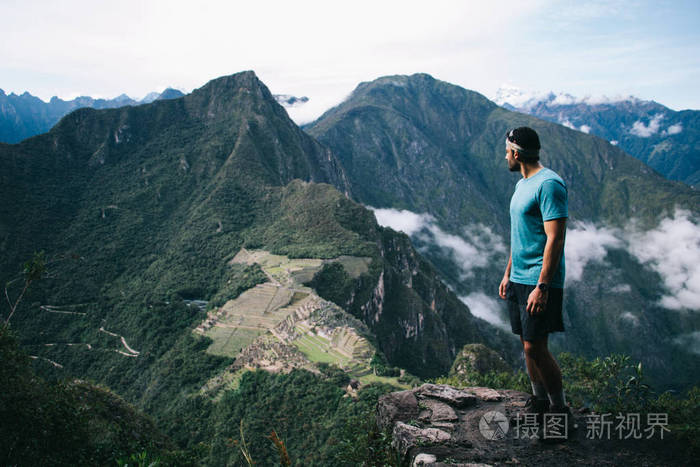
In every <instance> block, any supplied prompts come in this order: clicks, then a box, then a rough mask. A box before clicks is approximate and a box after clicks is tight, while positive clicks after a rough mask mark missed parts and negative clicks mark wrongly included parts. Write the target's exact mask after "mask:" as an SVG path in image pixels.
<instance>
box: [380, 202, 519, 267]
mask: <svg viewBox="0 0 700 467" xmlns="http://www.w3.org/2000/svg"><path fill="white" fill-rule="evenodd" d="M367 208H368V209H372V210H373V211H374V215H375V216H376V218H377V222H378V223H379V225H382V226H388V227H391V228H392V229H394V230H400V231H402V232H404V233H406V234H407V235H409V236H411V237H414V238H418V239H420V240H421V241H422V242H424V243H425V244H429V245H436V246H438V247H440V248H441V249H442V250H443V251H444V252H445V254H447V255H449V256H450V257H452V259H453V260H454V262H455V264H457V265H458V266H459V267H460V269H461V273H462V274H461V278H462V279H464V278H467V277H470V276H471V275H472V274H473V270H474V269H475V268H483V267H485V266H488V264H489V263H490V261H491V260H492V258H494V257H496V256H503V255H504V254H505V253H506V246H505V244H504V243H503V240H502V239H501V238H500V237H499V236H498V235H496V234H495V233H494V232H493V231H492V230H491V229H490V228H489V227H488V226H485V225H483V224H475V225H469V226H465V227H464V228H463V229H462V232H463V234H464V235H463V236H461V235H455V234H451V233H448V232H445V231H444V230H442V229H441V228H440V226H438V225H437V223H436V220H435V218H434V217H433V216H431V215H430V214H425V213H424V214H417V213H414V212H411V211H407V210H401V211H399V210H396V209H376V208H372V207H370V206H367Z"/></svg>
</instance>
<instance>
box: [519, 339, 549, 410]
mask: <svg viewBox="0 0 700 467" xmlns="http://www.w3.org/2000/svg"><path fill="white" fill-rule="evenodd" d="M520 342H521V343H522V344H523V351H524V349H525V341H524V340H523V336H522V335H521V336H520ZM523 353H524V354H525V366H526V367H527V375H528V376H529V377H530V385H531V386H532V394H533V395H534V396H535V398H537V399H538V400H540V401H547V388H546V387H545V385H544V383H543V379H542V375H541V374H540V370H539V368H537V365H536V364H535V360H534V359H532V358H528V354H527V352H523Z"/></svg>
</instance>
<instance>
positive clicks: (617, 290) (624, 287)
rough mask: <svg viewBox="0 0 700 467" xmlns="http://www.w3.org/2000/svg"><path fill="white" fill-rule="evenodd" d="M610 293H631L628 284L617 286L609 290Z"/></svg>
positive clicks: (630, 287)
mask: <svg viewBox="0 0 700 467" xmlns="http://www.w3.org/2000/svg"><path fill="white" fill-rule="evenodd" d="M610 291H611V292H612V293H629V292H631V291H632V286H631V285H629V284H618V285H616V286H615V287H613V288H612V289H610Z"/></svg>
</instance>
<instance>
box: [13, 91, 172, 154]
mask: <svg viewBox="0 0 700 467" xmlns="http://www.w3.org/2000/svg"><path fill="white" fill-rule="evenodd" d="M181 96H183V93H182V92H180V91H178V90H177V89H172V88H168V89H166V90H165V91H163V92H162V93H155V92H152V93H149V94H148V95H147V96H146V97H144V98H143V99H142V100H141V101H136V100H134V99H132V98H130V97H129V96H127V95H126V94H121V95H120V96H117V97H115V98H114V99H93V98H92V97H87V96H81V97H76V98H75V99H73V100H70V101H64V100H63V99H59V98H58V97H56V96H54V97H52V98H51V100H50V101H49V102H44V101H42V100H41V99H39V98H38V97H35V96H32V95H31V94H29V93H28V92H24V93H23V94H21V95H19V96H18V95H17V94H14V93H10V94H9V95H7V94H5V92H4V91H3V90H2V89H0V141H1V142H5V143H17V142H19V141H21V140H23V139H25V138H29V137H30V136H34V135H37V134H40V133H45V132H47V131H49V129H50V128H51V127H52V126H54V125H55V124H56V122H58V120H59V119H60V118H61V117H63V116H64V115H66V114H68V113H69V112H72V111H73V110H75V109H79V108H83V107H90V108H94V109H112V108H116V107H123V106H125V105H139V104H147V103H151V102H153V101H154V100H156V99H174V98H177V97H181Z"/></svg>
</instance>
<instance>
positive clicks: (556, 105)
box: [496, 89, 700, 187]
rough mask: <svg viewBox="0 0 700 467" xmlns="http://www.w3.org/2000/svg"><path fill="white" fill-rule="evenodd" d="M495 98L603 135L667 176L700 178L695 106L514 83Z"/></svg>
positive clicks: (699, 121) (699, 116) (699, 124)
mask: <svg viewBox="0 0 700 467" xmlns="http://www.w3.org/2000/svg"><path fill="white" fill-rule="evenodd" d="M506 91H507V92H506ZM496 101H497V102H498V103H499V104H500V105H503V106H504V107H505V108H507V109H509V110H516V111H518V112H523V113H528V114H530V115H534V116H536V117H539V118H542V119H544V120H549V121H551V122H555V123H560V124H562V125H564V126H568V127H569V128H572V129H578V130H580V131H582V132H584V133H590V134H594V135H596V136H599V137H601V138H603V139H606V140H608V141H610V142H611V143H612V144H615V145H618V146H619V147H620V148H622V149H623V150H624V151H625V152H627V153H628V154H630V155H632V156H634V157H636V158H637V159H639V160H641V161H642V162H645V163H646V164H647V165H649V166H650V167H652V168H653V169H654V170H656V171H657V172H659V173H661V174H662V175H664V176H665V177H667V178H669V179H671V180H678V181H682V182H684V183H686V184H688V185H690V186H693V187H697V185H698V184H699V183H700V111H697V110H683V111H680V112H676V111H674V110H671V109H669V108H668V107H665V106H663V105H661V104H659V103H657V102H654V101H644V100H640V99H637V98H635V97H628V98H625V99H597V100H596V99H590V98H589V99H577V98H575V97H573V96H571V95H569V94H554V93H549V94H546V95H544V96H534V97H528V96H525V95H524V94H522V93H520V92H517V90H513V89H510V90H507V89H506V90H502V91H501V92H499V95H498V97H497V98H496Z"/></svg>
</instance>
